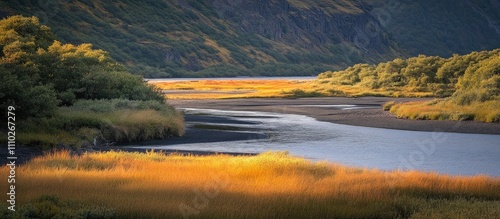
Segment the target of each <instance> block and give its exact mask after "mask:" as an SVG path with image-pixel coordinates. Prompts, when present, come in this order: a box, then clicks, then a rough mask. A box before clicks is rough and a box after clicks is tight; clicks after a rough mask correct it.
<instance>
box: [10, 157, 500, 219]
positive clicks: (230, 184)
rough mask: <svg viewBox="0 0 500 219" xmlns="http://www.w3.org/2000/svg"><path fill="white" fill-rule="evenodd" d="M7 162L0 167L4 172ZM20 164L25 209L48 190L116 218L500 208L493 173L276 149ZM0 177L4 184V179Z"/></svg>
mask: <svg viewBox="0 0 500 219" xmlns="http://www.w3.org/2000/svg"><path fill="white" fill-rule="evenodd" d="M8 171H9V170H8V167H5V166H4V167H2V168H1V169H0V172H1V174H3V175H7V174H8ZM16 171H17V179H16V188H17V189H18V191H19V194H18V196H17V197H16V198H17V200H16V201H17V203H18V208H21V209H22V208H23V206H24V205H26V203H29V202H33V201H35V200H36V199H37V198H38V197H40V196H41V195H51V196H56V197H59V198H60V199H62V200H71V201H75V202H78V203H84V204H96V205H98V206H103V207H106V208H107V209H114V210H115V212H116V213H117V214H118V216H122V217H125V216H126V217H167V216H168V217H181V216H183V215H189V216H192V217H197V218H227V217H232V218H242V217H250V218H276V217H284V218H287V217H294V218H304V217H306V218H311V217H313V218H329V217H335V218H339V217H340V218H395V217H408V216H419V217H420V218H424V217H433V216H436V215H437V216H439V215H447V216H450V217H452V218H456V217H478V218H491V217H493V216H495V215H499V213H500V179H498V178H489V177H487V176H474V177H460V176H446V175H438V174H435V173H422V172H415V171H411V172H402V171H395V172H383V171H378V170H369V169H358V168H349V167H344V166H340V165H337V164H332V163H326V162H319V163H314V162H311V161H308V160H304V159H302V158H296V157H292V156H289V155H287V154H286V153H282V152H276V153H271V152H269V153H264V154H261V155H258V156H227V155H213V156H180V155H168V156H167V155H163V154H160V153H154V152H149V153H146V154H140V153H125V152H103V153H89V154H85V155H82V156H77V157H76V156H71V155H70V154H69V153H68V152H58V153H54V154H49V155H46V156H44V157H39V158H35V159H33V160H32V161H31V162H29V163H27V164H25V165H21V166H18V168H17V169H16ZM6 183H7V181H6V180H2V181H0V186H1V187H2V188H7V184H6ZM479 209H481V210H480V211H479Z"/></svg>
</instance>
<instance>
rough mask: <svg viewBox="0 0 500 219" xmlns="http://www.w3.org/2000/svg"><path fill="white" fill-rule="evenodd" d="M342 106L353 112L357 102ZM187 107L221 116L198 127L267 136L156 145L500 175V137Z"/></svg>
mask: <svg viewBox="0 0 500 219" xmlns="http://www.w3.org/2000/svg"><path fill="white" fill-rule="evenodd" d="M339 107H344V110H349V109H353V108H356V107H357V106H351V105H345V106H340V105H339ZM183 110H184V111H185V113H186V114H192V115H209V116H212V117H219V118H223V119H221V122H222V123H217V122H214V121H209V122H206V123H205V124H200V123H199V122H196V125H211V126H214V125H217V126H221V127H226V128H227V127H230V130H233V131H236V132H248V133H255V132H257V133H260V134H263V135H265V136H267V138H263V139H247V140H240V141H229V142H215V143H194V144H178V145H159V146H158V147H155V148H156V149H174V150H175V149H176V150H198V151H219V152H245V153H259V152H264V151H289V152H290V153H291V154H293V155H295V156H300V157H304V158H306V159H310V160H313V161H329V162H335V163H340V164H343V165H347V166H353V167H365V168H376V169H380V170H395V169H405V170H421V171H432V172H438V173H441V174H451V175H478V174H486V175H490V176H496V177H498V176H500V135H485V134H462V133H444V132H419V131H403V130H393V129H381V128H370V127H360V126H350V125H341V124H334V123H329V122H321V121H317V120H316V119H314V118H311V117H307V116H302V115H293V114H279V113H266V112H250V111H224V110H212V109H193V108H186V109H183ZM224 121H226V122H224ZM227 121H237V122H231V123H227ZM187 125H188V127H189V126H193V125H194V124H193V123H188V124H187ZM457 125H460V122H457Z"/></svg>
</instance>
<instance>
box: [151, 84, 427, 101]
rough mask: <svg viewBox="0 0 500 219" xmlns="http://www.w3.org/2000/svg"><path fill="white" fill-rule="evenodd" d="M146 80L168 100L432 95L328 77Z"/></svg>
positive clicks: (408, 89) (407, 89)
mask: <svg viewBox="0 0 500 219" xmlns="http://www.w3.org/2000/svg"><path fill="white" fill-rule="evenodd" d="M149 83H150V84H153V85H155V86H157V87H158V88H160V89H162V90H164V91H165V92H166V97H167V98H168V99H227V98H272V97H278V98H279V97H295V96H294V95H293V94H294V93H295V92H294V91H304V92H305V93H310V94H316V96H349V97H360V96H386V97H429V96H433V94H432V93H431V92H415V91H412V89H410V88H400V89H396V88H393V89H370V88H366V87H362V86H351V85H331V84H330V83H328V81H327V80H314V79H276V80H262V79H245V80H216V79H213V80H193V81H170V82H155V81H150V82H149ZM298 97H300V96H298Z"/></svg>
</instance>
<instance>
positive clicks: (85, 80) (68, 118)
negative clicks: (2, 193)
mask: <svg viewBox="0 0 500 219" xmlns="http://www.w3.org/2000/svg"><path fill="white" fill-rule="evenodd" d="M0 51H1V53H0V58H1V59H0V80H1V81H2V83H1V85H0V107H1V108H2V109H7V107H8V106H13V107H15V111H14V112H15V115H16V122H17V126H18V127H19V130H17V131H18V132H17V134H18V137H19V142H20V143H21V144H32V145H47V146H53V145H57V144H70V145H74V146H79V145H80V146H81V144H83V143H85V142H87V143H88V142H89V141H90V142H92V141H93V139H94V138H98V140H99V141H102V140H105V141H136V140H145V139H151V138H162V137H166V136H169V135H178V134H181V133H182V118H181V116H180V115H178V113H177V112H176V111H175V110H174V109H172V108H171V107H169V106H167V105H165V104H164V97H163V96H162V95H161V94H160V93H159V92H158V91H157V89H155V88H154V87H152V86H151V85H147V84H146V83H145V82H144V81H143V79H142V77H139V76H134V75H131V74H130V73H128V72H127V71H126V70H125V68H124V67H123V66H121V65H120V64H117V63H116V62H114V61H112V59H111V58H110V57H109V55H108V53H107V52H105V51H102V50H94V49H92V45H91V44H81V45H77V46H75V45H72V44H62V43H60V42H58V41H55V38H54V36H53V34H52V32H51V30H50V29H49V28H48V27H47V26H43V25H40V24H39V21H38V19H37V18H36V17H30V18H27V17H21V16H14V17H9V18H7V19H3V20H1V21H0ZM111 99H117V100H114V101H109V100H111ZM83 100H85V101H84V102H83ZM104 100H108V101H104ZM93 105H98V106H99V107H100V108H99V107H95V108H96V109H94V108H89V107H90V106H93ZM137 114H142V115H148V116H146V117H147V118H148V119H141V118H140V117H139V116H137ZM134 116H135V117H134ZM6 117H7V114H4V115H2V119H3V120H4V121H5V120H6V119H7V118H6ZM130 118H135V120H134V119H130ZM151 118H157V120H156V122H154V123H151V121H150V119H151ZM159 118H163V119H159ZM126 119H127V120H126Z"/></svg>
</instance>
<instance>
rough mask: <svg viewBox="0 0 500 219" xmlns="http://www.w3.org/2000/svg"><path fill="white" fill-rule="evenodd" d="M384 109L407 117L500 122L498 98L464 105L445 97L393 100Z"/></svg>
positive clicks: (499, 102) (401, 116)
mask: <svg viewBox="0 0 500 219" xmlns="http://www.w3.org/2000/svg"><path fill="white" fill-rule="evenodd" d="M384 109H385V110H390V112H391V113H393V114H394V115H396V116H398V117H400V118H406V119H423V120H461V121H463V120H474V121H481V122H500V101H498V100H490V101H486V102H475V103H474V104H471V105H463V106H461V105H457V104H455V103H454V102H453V101H451V100H443V99H436V100H432V101H421V102H410V103H394V102H391V103H387V104H386V105H385V106H384Z"/></svg>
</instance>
